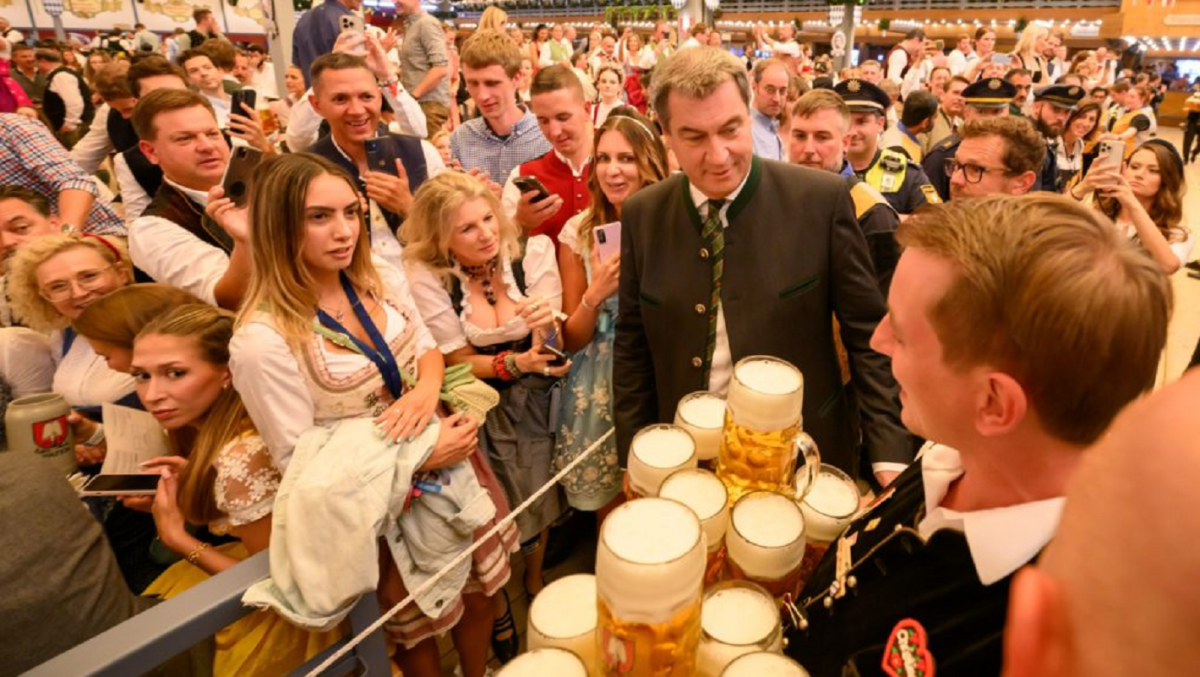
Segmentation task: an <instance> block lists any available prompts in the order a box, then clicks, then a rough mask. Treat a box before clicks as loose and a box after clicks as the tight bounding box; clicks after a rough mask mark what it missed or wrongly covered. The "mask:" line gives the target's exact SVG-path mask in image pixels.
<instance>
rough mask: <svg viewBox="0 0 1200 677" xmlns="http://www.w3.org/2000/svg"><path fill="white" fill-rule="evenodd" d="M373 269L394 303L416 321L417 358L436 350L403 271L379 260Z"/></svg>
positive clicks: (431, 335) (434, 342)
mask: <svg viewBox="0 0 1200 677" xmlns="http://www.w3.org/2000/svg"><path fill="white" fill-rule="evenodd" d="M375 267H376V268H377V269H378V270H379V277H380V278H382V279H383V284H384V285H385V286H386V287H387V288H388V293H390V294H391V295H392V298H393V299H395V301H396V303H397V304H399V305H400V307H401V308H406V309H408V310H409V311H411V312H412V314H413V316H415V317H416V319H417V327H416V331H417V356H418V357H420V356H421V355H424V354H425V353H426V352H428V351H430V350H433V349H434V348H437V347H438V345H437V341H435V340H433V334H430V333H429V327H426V326H425V322H424V321H423V320H422V318H421V311H420V309H418V308H417V301H416V299H414V298H413V295H412V288H411V287H410V286H409V284H408V277H407V276H406V275H405V274H404V271H402V270H397V269H396V267H395V266H393V265H392V264H390V263H388V262H386V261H384V260H383V259H380V258H376V259H375Z"/></svg>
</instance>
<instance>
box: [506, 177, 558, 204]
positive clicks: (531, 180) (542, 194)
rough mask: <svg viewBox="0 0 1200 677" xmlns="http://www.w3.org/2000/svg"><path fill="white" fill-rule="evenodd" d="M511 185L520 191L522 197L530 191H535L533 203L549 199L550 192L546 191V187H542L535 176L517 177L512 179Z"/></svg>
mask: <svg viewBox="0 0 1200 677" xmlns="http://www.w3.org/2000/svg"><path fill="white" fill-rule="evenodd" d="M513 184H514V185H516V187H517V188H519V189H520V190H521V194H522V195H524V194H525V193H528V192H529V191H531V190H533V191H537V194H538V195H537V197H535V198H533V202H541V201H542V200H545V199H546V198H548V197H550V191H548V190H546V186H544V185H542V182H541V181H540V180H539V179H538V177H536V176H518V177H517V178H515V179H513Z"/></svg>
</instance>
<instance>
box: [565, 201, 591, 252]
mask: <svg viewBox="0 0 1200 677" xmlns="http://www.w3.org/2000/svg"><path fill="white" fill-rule="evenodd" d="M587 213H588V210H586V209H585V210H583V211H582V212H579V213H578V214H576V215H575V216H572V217H571V218H569V219H567V222H566V223H564V224H563V227H562V230H561V231H559V233H558V243H559V244H562V245H566V246H567V248H568V249H570V250H571V251H573V252H575V253H576V254H578V253H579V224H580V223H581V222H582V221H583V217H584V216H585V215H587Z"/></svg>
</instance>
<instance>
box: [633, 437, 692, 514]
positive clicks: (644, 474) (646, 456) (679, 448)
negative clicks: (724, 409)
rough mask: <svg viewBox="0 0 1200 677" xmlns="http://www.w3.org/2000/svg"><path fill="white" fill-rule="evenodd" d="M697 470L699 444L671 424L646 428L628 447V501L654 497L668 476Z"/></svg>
mask: <svg viewBox="0 0 1200 677" xmlns="http://www.w3.org/2000/svg"><path fill="white" fill-rule="evenodd" d="M695 467H696V442H695V440H693V439H692V436H691V435H689V434H688V433H687V431H686V430H684V429H683V428H680V427H679V426H676V425H671V424H670V423H658V424H655V425H650V426H646V427H645V428H642V429H641V430H639V431H638V432H637V434H636V435H634V436H633V441H632V442H630V444H629V490H628V492H627V493H626V498H628V499H631V500H632V499H635V498H654V497H655V496H658V488H659V486H660V485H662V483H663V480H665V479H667V476H668V475H670V474H671V473H673V472H675V471H676V470H679V469H681V468H695Z"/></svg>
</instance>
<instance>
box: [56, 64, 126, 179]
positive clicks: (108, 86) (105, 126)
mask: <svg viewBox="0 0 1200 677" xmlns="http://www.w3.org/2000/svg"><path fill="white" fill-rule="evenodd" d="M128 72H129V62H128V61H124V60H119V61H114V62H112V63H108V64H105V65H104V67H103V68H101V69H100V72H98V73H96V76H95V79H94V80H93V83H94V84H95V86H96V93H97V94H99V95H100V98H101V99H102V100H103V101H104V103H103V104H101V105H100V107H99V108H97V109H96V115H95V118H94V122H95V124H93V125H92V126H91V127H90V128H89V129H88V132H87V134H85V135H84V136H83V138H82V139H80V140H79V143H77V144H75V147H74V148H72V149H71V159H72V160H74V161H75V162H76V164H78V165H79V166H80V167H81V168H82V169H83V171H85V172H87V173H89V174H95V173H96V171H97V170H99V169H100V164H101V163H102V162H104V160H105V159H106V158H107V157H108V156H109V154H111V153H113V152H114V151H115V152H118V153H120V152H123V151H125V150H126V149H128V148H130V147H132V146H136V145H137V134H136V133H134V131H133V125H132V124H130V122H129V116H131V115H133V107H134V106H136V105H137V99H136V98H134V96H133V92H131V91H130V90H129V78H128V75H127V74H128Z"/></svg>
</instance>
